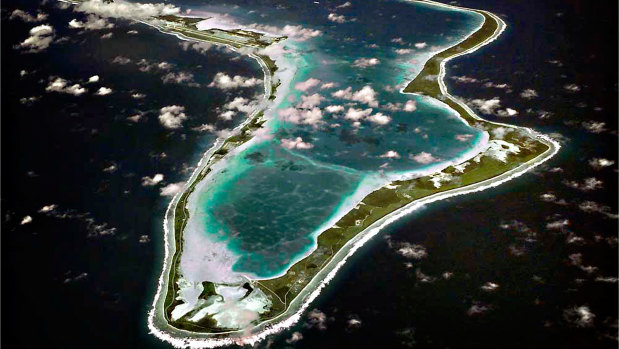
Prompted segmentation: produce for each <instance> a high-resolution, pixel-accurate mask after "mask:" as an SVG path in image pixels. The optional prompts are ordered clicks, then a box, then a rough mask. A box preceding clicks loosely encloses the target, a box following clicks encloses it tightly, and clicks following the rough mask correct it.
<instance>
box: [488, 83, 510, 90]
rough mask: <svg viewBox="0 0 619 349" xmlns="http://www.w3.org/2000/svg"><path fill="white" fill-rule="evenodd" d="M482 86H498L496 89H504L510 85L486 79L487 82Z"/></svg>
mask: <svg viewBox="0 0 619 349" xmlns="http://www.w3.org/2000/svg"><path fill="white" fill-rule="evenodd" d="M483 87H485V88H491V87H492V88H498V89H506V88H509V87H510V86H509V85H508V84H495V83H494V82H492V81H488V82H486V83H485V84H484V85H483Z"/></svg>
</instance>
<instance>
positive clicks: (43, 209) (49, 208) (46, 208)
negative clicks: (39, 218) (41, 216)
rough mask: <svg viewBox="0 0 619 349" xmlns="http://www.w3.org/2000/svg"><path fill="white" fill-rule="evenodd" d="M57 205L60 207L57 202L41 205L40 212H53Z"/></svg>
mask: <svg viewBox="0 0 619 349" xmlns="http://www.w3.org/2000/svg"><path fill="white" fill-rule="evenodd" d="M57 207H58V205H55V204H51V205H45V206H43V207H41V209H40V210H39V213H47V212H51V211H53V210H55V209H56V208H57Z"/></svg>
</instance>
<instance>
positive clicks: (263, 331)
mask: <svg viewBox="0 0 619 349" xmlns="http://www.w3.org/2000/svg"><path fill="white" fill-rule="evenodd" d="M418 2H420V3H427V4H430V5H435V6H442V7H448V8H453V9H458V10H466V11H473V12H476V13H480V11H481V10H473V9H466V8H460V7H455V6H452V5H445V4H441V3H436V2H433V1H424V0H420V1H418ZM481 12H484V13H486V14H488V15H489V16H490V17H492V18H493V19H494V20H495V21H497V23H499V21H500V23H502V21H501V20H500V19H499V18H498V17H496V16H494V15H493V14H490V13H488V12H486V11H481ZM485 22H486V20H484V23H485ZM502 24H503V25H502V26H501V25H499V27H500V28H499V29H497V30H496V31H495V32H494V33H493V35H492V36H490V37H488V38H486V39H485V40H484V41H483V42H481V43H479V44H477V45H475V46H473V47H472V48H469V49H467V50H465V51H462V52H460V53H457V54H454V55H452V56H449V57H447V58H445V59H443V61H442V62H441V63H440V73H439V74H438V76H437V83H438V85H439V88H440V92H441V94H442V95H444V96H446V97H447V98H448V99H449V100H451V102H453V103H455V104H458V106H459V107H460V108H462V109H463V110H465V111H466V113H467V114H469V115H470V116H472V118H473V119H475V120H477V121H483V122H486V123H488V121H486V120H483V119H482V118H479V117H478V116H477V115H475V113H474V112H473V111H472V110H470V108H468V107H467V106H466V105H465V104H464V103H462V102H460V101H458V100H457V99H456V98H455V97H453V96H451V95H450V94H449V93H448V92H447V88H446V86H445V84H444V81H443V79H444V76H445V70H446V69H445V63H446V62H447V61H448V60H450V59H452V58H455V57H458V56H460V55H463V54H467V53H470V52H473V51H475V50H477V49H479V48H480V47H482V46H484V45H486V44H488V43H489V42H492V41H494V40H495V39H496V38H497V37H498V36H499V35H500V34H501V33H502V32H503V31H504V30H505V28H506V25H505V24H504V23H502ZM482 26H483V24H482ZM164 32H165V31H164ZM166 33H168V34H170V33H169V32H166ZM172 34H174V35H177V34H176V33H172ZM473 34H474V33H472V34H471V35H473ZM471 35H469V37H470V36H471ZM177 36H178V35H177ZM467 38H468V37H467ZM465 40H466V38H465V39H464V40H463V41H465ZM457 45H458V44H456V45H454V46H453V47H455V46H457ZM263 63H264V62H263ZM265 64H266V63H265ZM263 70H264V69H263ZM266 73H267V71H266V70H265V76H266ZM411 83H412V82H411ZM409 86H410V84H409ZM265 88H266V78H265ZM407 88H408V86H407V87H406V88H404V89H402V90H401V91H400V92H401V93H416V92H411V91H406V89H407ZM265 97H266V94H265ZM447 105H448V106H450V107H451V105H450V104H447ZM452 109H453V108H452ZM454 110H455V109H454ZM456 112H458V111H457V110H456ZM458 114H460V115H461V116H462V113H461V112H458ZM251 119H252V118H251V117H250V118H248V120H247V122H244V124H247V123H249V122H250V121H251ZM462 119H463V120H464V121H465V122H467V123H469V122H471V121H473V120H467V119H466V118H464V117H462ZM493 124H496V125H503V126H508V127H510V128H513V129H518V130H522V131H524V132H526V133H528V134H529V135H530V137H533V138H535V139H536V140H538V141H540V142H541V143H543V144H545V145H546V146H547V147H548V149H547V150H546V151H545V152H543V153H542V154H540V155H538V156H536V157H535V158H533V159H531V160H529V161H527V162H525V163H523V164H520V165H519V166H518V167H516V168H515V169H511V170H509V171H506V172H504V173H501V174H500V175H497V176H494V177H492V178H489V179H486V180H483V181H480V182H477V183H473V184H469V185H466V186H461V187H458V188H455V189H450V190H448V191H445V192H439V193H436V194H433V195H430V196H427V197H424V198H421V199H417V200H414V201H412V202H410V203H408V204H407V205H405V206H404V207H402V208H399V209H397V210H394V211H392V212H390V213H388V214H386V215H384V216H383V217H382V218H380V219H378V220H377V221H375V222H373V223H372V224H371V225H369V226H368V227H366V228H365V229H364V230H363V231H361V232H360V233H358V234H356V235H355V236H354V237H353V238H351V239H350V240H348V241H347V242H346V244H345V245H344V246H342V247H341V248H340V250H338V251H337V253H336V254H335V255H333V256H332V258H331V259H330V260H329V261H328V262H327V264H325V265H323V266H322V267H321V268H320V271H319V272H318V273H317V274H316V275H314V277H313V278H312V279H311V281H310V282H309V283H308V284H307V285H306V286H305V287H304V289H303V290H302V291H301V292H300V293H299V294H297V295H296V296H295V297H294V298H293V300H292V301H291V302H290V304H288V305H287V308H286V310H285V311H284V312H282V313H281V314H279V315H277V316H275V317H273V318H272V319H269V320H266V321H263V322H261V323H260V324H258V325H256V326H255V327H254V329H256V330H257V331H254V333H252V334H251V335H249V336H246V337H243V334H244V333H242V331H239V330H237V331H227V332H221V333H219V334H212V333H211V334H208V333H196V332H191V331H184V330H180V329H176V328H174V327H172V326H170V325H169V324H166V325H167V326H165V327H166V330H161V329H159V328H157V327H156V325H155V324H154V317H155V316H156V314H155V312H156V308H157V305H158V301H159V300H161V299H162V297H161V291H162V288H163V286H164V284H166V283H169V282H170V278H167V280H165V281H164V277H165V275H166V274H167V275H169V270H168V269H169V268H170V264H169V263H167V262H168V259H169V256H170V248H171V246H170V238H172V239H175V237H173V236H171V234H170V229H169V228H170V227H169V224H170V220H169V218H172V220H171V221H172V224H173V225H172V231H173V230H174V228H175V227H174V222H175V219H176V216H175V211H176V207H177V206H178V204H179V200H180V198H181V197H182V195H183V194H184V193H185V191H184V192H183V193H179V194H177V196H175V197H174V198H173V199H172V201H171V202H170V204H169V205H168V209H167V211H166V216H165V218H164V230H165V235H166V238H165V246H166V251H165V252H166V253H165V260H164V268H163V272H162V275H161V278H160V279H159V287H158V290H157V295H156V297H155V302H154V303H153V309H151V311H150V312H149V328H150V329H151V332H152V333H153V334H154V335H155V336H157V337H158V338H160V339H163V340H165V341H168V342H170V343H171V344H173V345H174V346H177V347H187V346H190V347H216V346H222V345H229V344H234V343H240V344H253V343H255V342H257V341H260V340H262V339H263V338H264V337H266V336H267V335H269V334H272V333H275V332H278V331H280V330H282V329H284V328H287V327H289V326H291V325H292V324H294V323H295V322H297V321H298V320H299V318H300V316H301V314H302V312H303V311H304V310H305V308H307V306H308V305H309V303H310V302H311V301H312V300H313V299H314V298H315V297H317V296H318V294H319V293H320V290H321V289H322V288H323V287H324V286H326V285H327V284H328V282H329V281H330V280H331V279H332V278H333V277H334V276H335V275H336V273H337V271H338V270H339V268H340V267H341V266H342V265H343V264H344V263H345V261H346V260H347V258H348V257H349V256H350V255H352V254H353V253H354V252H355V251H356V250H357V249H358V248H359V247H360V246H362V245H363V244H364V243H365V242H367V241H368V240H369V239H370V238H372V237H373V236H374V235H376V234H378V232H379V231H380V230H381V229H382V228H384V227H385V226H386V225H388V224H390V223H391V222H393V221H395V220H397V219H399V218H401V217H403V216H405V215H407V214H409V213H410V212H412V211H414V210H416V209H417V208H419V207H420V206H422V205H424V204H429V203H431V202H435V201H438V200H443V199H446V198H449V197H453V196H456V195H463V194H468V193H472V192H478V191H481V190H485V189H488V188H492V187H495V186H497V185H500V184H501V183H504V182H506V181H508V180H511V179H513V178H516V177H518V176H520V175H522V174H524V173H526V172H527V171H529V170H530V169H531V168H533V167H536V166H538V165H540V164H541V163H543V162H545V161H547V160H548V159H550V158H551V157H552V156H554V154H556V152H557V151H558V149H559V145H558V143H556V142H555V141H553V140H551V139H550V138H548V137H546V136H544V135H540V134H537V133H536V132H535V131H533V130H531V129H529V128H524V127H517V126H512V125H508V124H503V123H494V122H493ZM242 127H243V126H242V125H240V126H238V127H237V128H238V129H239V130H240V129H241V128H242ZM237 128H235V130H236V129H237ZM218 142H219V139H218V141H217V142H216V143H215V145H214V146H213V147H211V148H210V149H209V150H208V151H207V152H206V153H205V155H204V156H203V157H202V159H201V160H200V162H199V164H198V167H197V168H196V170H195V171H194V173H193V174H192V176H191V177H190V180H189V181H188V182H187V183H190V184H189V186H188V187H187V189H186V190H188V189H189V187H191V184H195V181H196V179H197V177H198V176H199V174H200V172H201V171H202V170H203V169H204V168H205V167H206V166H207V165H208V163H209V161H206V163H204V162H205V160H207V158H208V159H210V157H211V156H212V155H213V153H215V149H218V148H219V147H221V146H222V145H223V144H224V143H225V142H226V140H222V141H221V142H220V143H218ZM380 189H382V188H379V189H377V190H375V191H379V190H380ZM317 235H319V234H317ZM316 238H318V236H316ZM174 254H176V250H174ZM166 270H168V271H166ZM260 281H262V280H260ZM166 288H167V287H166ZM162 306H163V304H162ZM280 320H281V321H280ZM166 331H168V332H169V333H168V332H166ZM171 334H174V335H178V336H179V337H178V338H176V337H174V336H173V335H171ZM226 334H228V335H229V334H240V335H241V336H240V337H235V338H232V337H226V338H218V337H221V336H222V335H226Z"/></svg>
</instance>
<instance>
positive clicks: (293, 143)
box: [281, 137, 314, 149]
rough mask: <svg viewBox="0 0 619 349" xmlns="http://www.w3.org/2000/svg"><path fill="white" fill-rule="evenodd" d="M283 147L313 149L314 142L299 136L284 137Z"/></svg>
mask: <svg viewBox="0 0 619 349" xmlns="http://www.w3.org/2000/svg"><path fill="white" fill-rule="evenodd" d="M281 144H282V147H284V148H286V149H312V148H313V147H314V145H313V144H311V143H307V142H304V141H303V139H302V138H301V137H297V138H294V139H286V138H284V139H282V140H281Z"/></svg>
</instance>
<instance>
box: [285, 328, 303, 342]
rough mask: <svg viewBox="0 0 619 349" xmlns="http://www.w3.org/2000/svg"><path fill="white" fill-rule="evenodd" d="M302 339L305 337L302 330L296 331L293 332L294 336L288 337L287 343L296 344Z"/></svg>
mask: <svg viewBox="0 0 619 349" xmlns="http://www.w3.org/2000/svg"><path fill="white" fill-rule="evenodd" d="M301 339H303V335H302V334H301V332H298V331H295V332H293V333H292V336H291V337H290V338H288V339H286V343H288V344H294V343H296V342H298V341H300V340H301Z"/></svg>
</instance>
